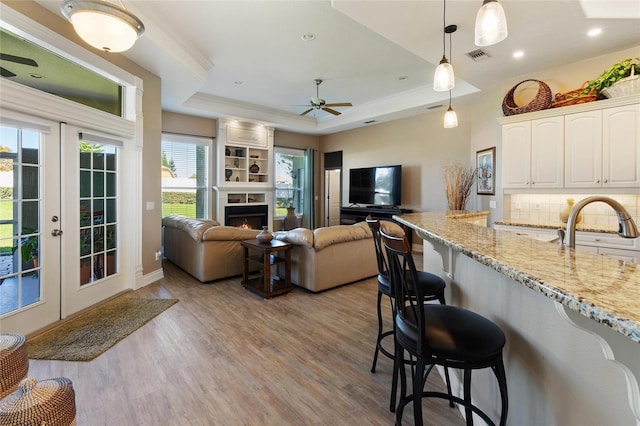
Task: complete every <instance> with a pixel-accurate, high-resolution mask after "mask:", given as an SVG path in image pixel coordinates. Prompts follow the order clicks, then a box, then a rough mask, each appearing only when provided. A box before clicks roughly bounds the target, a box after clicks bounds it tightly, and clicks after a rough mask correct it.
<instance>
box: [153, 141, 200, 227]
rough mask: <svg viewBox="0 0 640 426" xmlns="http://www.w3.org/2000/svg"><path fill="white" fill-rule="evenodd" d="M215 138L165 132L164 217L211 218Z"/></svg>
mask: <svg viewBox="0 0 640 426" xmlns="http://www.w3.org/2000/svg"><path fill="white" fill-rule="evenodd" d="M211 143H212V140H211V139H209V138H199V137H194V136H183V135H172V134H167V133H163V134H162V150H161V152H162V158H161V159H160V160H161V162H162V217H165V216H168V215H170V214H179V215H183V216H186V217H190V218H197V219H206V218H208V217H209V199H210V198H211V197H210V196H209V195H210V192H209V187H210V185H209V184H208V182H209V164H210V162H209V151H210V147H211Z"/></svg>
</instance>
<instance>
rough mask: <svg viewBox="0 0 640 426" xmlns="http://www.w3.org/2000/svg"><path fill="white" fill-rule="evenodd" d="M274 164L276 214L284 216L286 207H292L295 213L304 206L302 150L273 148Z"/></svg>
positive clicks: (301, 210) (300, 210)
mask: <svg viewBox="0 0 640 426" xmlns="http://www.w3.org/2000/svg"><path fill="white" fill-rule="evenodd" d="M274 152H275V160H276V162H275V164H276V216H286V215H287V208H288V207H294V208H295V212H296V214H302V213H303V207H304V191H303V188H304V177H305V173H304V163H305V161H304V150H301V149H292V148H278V147H276V148H275V149H274Z"/></svg>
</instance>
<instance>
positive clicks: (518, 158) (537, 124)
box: [499, 96, 640, 190]
mask: <svg viewBox="0 0 640 426" xmlns="http://www.w3.org/2000/svg"><path fill="white" fill-rule="evenodd" d="M499 121H500V122H501V123H502V186H503V188H505V189H513V188H518V189H536V188H560V189H561V188H589V189H596V188H635V189H636V190H637V188H638V187H639V186H640V104H639V103H638V97H637V96H636V97H627V98H618V99H610V100H604V101H597V102H591V103H587V104H580V105H574V106H570V107H564V108H558V109H551V110H544V111H538V112H534V113H529V114H520V115H518V116H510V117H504V118H501V119H500V120H499Z"/></svg>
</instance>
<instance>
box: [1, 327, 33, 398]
mask: <svg viewBox="0 0 640 426" xmlns="http://www.w3.org/2000/svg"><path fill="white" fill-rule="evenodd" d="M28 371H29V358H28V356H27V345H26V344H25V338H24V336H21V335H19V334H0V399H2V398H3V397H5V396H6V395H9V394H10V393H11V392H14V391H15V390H16V389H18V383H20V380H22V379H24V378H25V377H27V372H28Z"/></svg>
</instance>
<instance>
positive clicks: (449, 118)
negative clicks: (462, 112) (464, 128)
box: [444, 90, 458, 129]
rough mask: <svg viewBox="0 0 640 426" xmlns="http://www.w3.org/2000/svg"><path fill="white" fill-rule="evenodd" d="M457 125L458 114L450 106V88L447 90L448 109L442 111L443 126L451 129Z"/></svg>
mask: <svg viewBox="0 0 640 426" xmlns="http://www.w3.org/2000/svg"><path fill="white" fill-rule="evenodd" d="M454 127H458V115H457V114H456V112H455V111H454V110H453V108H451V90H449V109H448V110H447V112H445V113H444V128H445V129H452V128H454Z"/></svg>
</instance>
